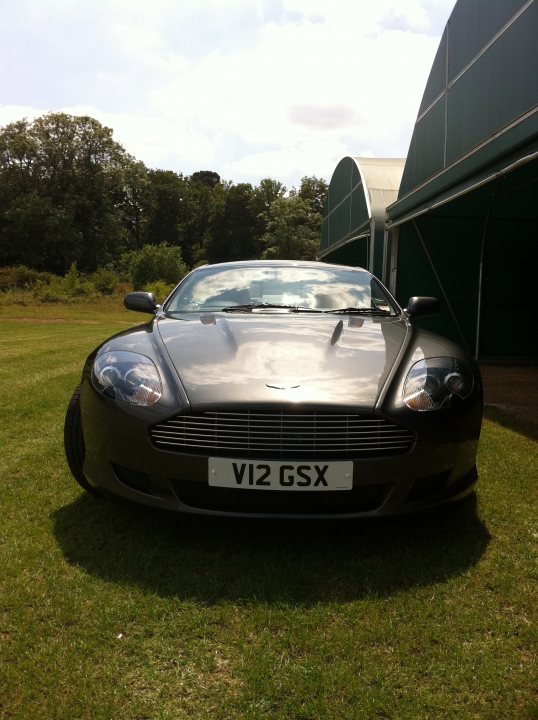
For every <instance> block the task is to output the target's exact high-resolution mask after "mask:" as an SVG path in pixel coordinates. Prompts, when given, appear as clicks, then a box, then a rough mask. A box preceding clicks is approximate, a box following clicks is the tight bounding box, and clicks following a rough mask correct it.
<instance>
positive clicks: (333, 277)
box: [164, 265, 399, 315]
mask: <svg viewBox="0 0 538 720" xmlns="http://www.w3.org/2000/svg"><path fill="white" fill-rule="evenodd" d="M164 309H165V311H166V312H167V313H192V312H217V311H222V312H278V311H279V310H280V311H283V312H284V311H287V312H292V311H294V312H330V313H334V312H340V313H347V312H349V313H353V312H357V313H370V314H376V315H395V314H399V310H398V308H397V307H396V306H395V305H394V303H393V302H392V301H391V299H390V298H389V297H388V295H387V293H386V291H385V290H384V288H383V286H382V285H381V284H380V283H379V282H378V280H377V279H376V278H375V277H373V275H371V274H370V273H369V272H367V271H366V270H360V269H351V268H350V269H347V268H339V267H331V266H327V268H323V267H319V266H315V267H308V266H306V265H293V266H284V265H282V266H278V265H259V266H256V265H238V266H234V267H229V266H226V267H225V266H208V267H205V268H200V269H198V270H196V271H194V272H193V273H191V275H189V276H188V277H187V278H185V280H184V282H182V283H181V284H180V285H179V286H178V288H177V289H176V291H175V293H174V294H173V295H172V297H171V298H170V300H169V301H168V302H167V304H166V307H165V308H164Z"/></svg>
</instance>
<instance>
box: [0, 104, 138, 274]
mask: <svg viewBox="0 0 538 720" xmlns="http://www.w3.org/2000/svg"><path fill="white" fill-rule="evenodd" d="M143 172H144V168H143V166H142V164H141V163H138V164H137V163H135V161H134V159H133V158H132V157H131V156H129V155H128V154H127V153H126V152H125V150H124V149H123V148H122V147H121V145H119V144H118V143H117V142H115V141H114V140H113V138H112V130H111V129H110V128H107V127H104V126H103V125H101V124H100V123H99V122H98V121H97V120H94V119H93V118H91V117H87V116H82V117H75V116H72V115H67V114H66V113H50V114H48V115H44V116H42V117H40V118H37V119H36V120H34V121H33V122H32V123H30V122H28V121H27V120H20V121H18V122H16V123H11V124H10V125H7V126H6V127H5V128H3V129H2V130H0V188H1V190H0V264H10V263H24V264H27V265H31V266H33V267H35V268H37V269H41V270H50V271H53V272H59V273H62V274H63V273H64V272H66V271H67V269H68V268H69V267H70V265H71V264H72V263H73V262H76V263H77V265H78V267H79V268H80V269H81V270H83V271H92V270H94V269H95V268H96V267H98V266H99V265H102V264H104V263H106V262H108V261H109V260H110V259H111V258H112V257H113V256H114V255H115V254H117V253H118V252H119V250H121V249H122V247H124V246H125V245H126V243H127V240H128V238H129V236H130V233H132V232H133V225H132V220H133V218H132V213H131V216H129V213H126V209H127V207H128V206H129V204H131V210H132V206H133V203H134V192H133V190H134V187H135V183H134V178H135V176H136V175H137V176H138V179H139V180H140V178H141V177H142V176H143ZM129 223H131V225H130V224H129ZM135 232H136V231H135Z"/></svg>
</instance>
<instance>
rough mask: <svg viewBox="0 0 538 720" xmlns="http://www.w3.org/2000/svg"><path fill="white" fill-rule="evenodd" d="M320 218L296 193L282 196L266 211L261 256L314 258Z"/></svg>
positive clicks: (284, 258)
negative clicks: (266, 216) (267, 213)
mask: <svg viewBox="0 0 538 720" xmlns="http://www.w3.org/2000/svg"><path fill="white" fill-rule="evenodd" d="M321 225H322V217H321V215H319V214H318V213H317V212H313V211H312V208H311V206H310V205H309V203H308V202H307V201H306V200H304V199H303V198H301V197H299V196H298V195H292V196H290V197H281V198H278V199H277V200H275V201H274V202H273V204H272V205H271V208H270V211H269V219H268V221H267V230H266V232H265V234H264V236H263V238H262V241H263V244H264V246H265V250H264V251H263V255H262V257H263V258H264V259H271V260H276V259H281V260H314V259H315V258H316V253H317V251H318V249H319V240H320V235H321Z"/></svg>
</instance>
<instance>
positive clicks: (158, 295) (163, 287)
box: [142, 280, 175, 303]
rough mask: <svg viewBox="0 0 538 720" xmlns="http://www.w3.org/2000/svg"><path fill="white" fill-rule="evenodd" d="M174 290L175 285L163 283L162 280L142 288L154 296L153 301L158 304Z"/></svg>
mask: <svg viewBox="0 0 538 720" xmlns="http://www.w3.org/2000/svg"><path fill="white" fill-rule="evenodd" d="M174 288H175V284H172V285H171V284H170V283H165V282H163V281H162V280H155V282H151V283H147V284H146V285H144V287H143V288H142V289H143V290H145V291H146V292H152V293H153V294H154V295H155V299H156V300H157V302H158V303H162V302H163V301H164V300H166V298H167V297H168V295H170V293H171V292H172V290H173V289H174Z"/></svg>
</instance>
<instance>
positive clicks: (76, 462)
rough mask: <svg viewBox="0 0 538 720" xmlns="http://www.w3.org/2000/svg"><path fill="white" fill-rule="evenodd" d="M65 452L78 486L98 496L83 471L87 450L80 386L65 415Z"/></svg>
mask: <svg viewBox="0 0 538 720" xmlns="http://www.w3.org/2000/svg"><path fill="white" fill-rule="evenodd" d="M64 450H65V458H66V460H67V464H68V465H69V469H70V470H71V474H72V475H73V477H74V478H75V480H76V481H77V482H78V484H79V485H80V486H81V487H82V488H84V490H86V492H89V493H92V494H93V495H98V492H97V490H96V489H95V488H94V487H92V486H91V485H90V483H89V482H88V481H87V480H86V478H85V477H84V473H83V471H82V467H83V465H84V455H85V453H86V448H85V445H84V435H83V434H82V422H81V418H80V385H79V386H78V387H77V388H76V389H75V392H74V393H73V396H72V397H71V400H70V401H69V405H68V406H67V412H66V414H65V423H64Z"/></svg>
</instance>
